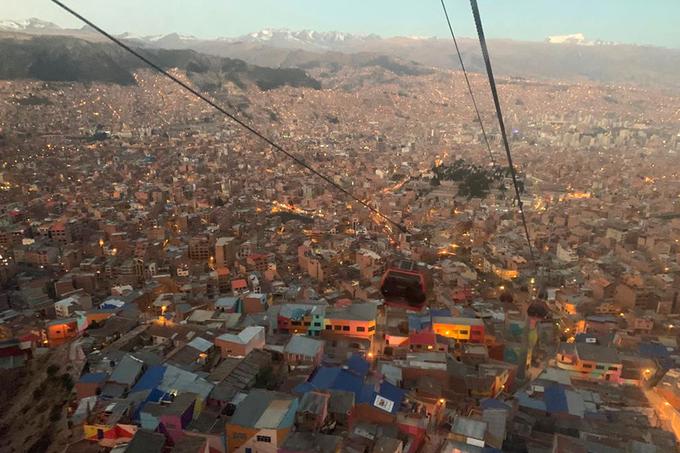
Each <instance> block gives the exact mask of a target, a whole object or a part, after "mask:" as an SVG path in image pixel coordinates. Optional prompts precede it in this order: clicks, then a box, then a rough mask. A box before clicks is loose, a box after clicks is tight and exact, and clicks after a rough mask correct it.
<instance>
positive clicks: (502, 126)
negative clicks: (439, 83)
mask: <svg viewBox="0 0 680 453" xmlns="http://www.w3.org/2000/svg"><path fill="white" fill-rule="evenodd" d="M470 6H471V7H472V14H473V15H474V17H475V26H476V27H477V35H478V36H479V45H480V46H481V47H482V55H483V57H484V64H485V65H486V74H487V75H488V76H489V85H490V86H491V95H492V96H493V102H494V106H495V107H496V116H497V117H498V124H499V126H500V129H501V135H502V137H503V146H504V148H505V154H506V156H507V158H508V166H509V167H510V174H511V175H512V184H513V185H514V186H515V195H516V196H517V206H518V207H519V213H520V215H521V217H522V225H523V226H524V234H525V235H526V238H527V243H528V244H529V255H530V256H531V260H532V261H533V262H534V265H535V264H536V263H535V259H534V248H533V246H532V245H531V236H530V235H529V228H528V226H527V219H526V216H525V215H524V206H523V203H522V198H521V196H520V192H519V185H518V183H517V174H516V172H515V166H514V165H513V163H512V154H510V145H509V144H508V136H507V134H506V133H505V123H504V122H503V112H502V111H501V103H500V101H499V99H498V90H497V89H496V81H495V79H494V76H493V70H492V69H491V58H490V57H489V49H488V48H487V46H486V38H485V37H484V29H483V28H482V18H481V16H480V14H479V7H478V6H477V0H470Z"/></svg>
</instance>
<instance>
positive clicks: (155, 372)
mask: <svg viewBox="0 0 680 453" xmlns="http://www.w3.org/2000/svg"><path fill="white" fill-rule="evenodd" d="M163 375H165V366H163V365H154V366H151V367H149V368H148V369H147V370H146V373H144V374H143V375H142V377H141V378H139V381H137V383H136V384H135V385H134V386H133V387H132V391H131V392H132V393H134V392H141V391H142V390H153V389H155V388H156V387H158V386H159V385H160V383H161V382H162V381H163Z"/></svg>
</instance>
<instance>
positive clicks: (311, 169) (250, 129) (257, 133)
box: [52, 0, 408, 233]
mask: <svg viewBox="0 0 680 453" xmlns="http://www.w3.org/2000/svg"><path fill="white" fill-rule="evenodd" d="M52 3H54V4H56V5H57V6H59V7H60V8H62V9H63V10H65V11H66V12H68V13H69V14H71V15H72V16H74V17H76V18H78V19H80V20H81V21H83V22H84V23H85V24H87V25H88V26H90V27H92V28H93V29H94V30H96V31H97V32H98V33H100V34H101V35H103V36H105V37H106V38H108V39H109V40H110V41H112V42H113V43H114V44H116V45H118V46H119V47H120V48H122V49H124V50H125V51H127V52H128V53H130V54H132V55H134V56H135V57H137V58H138V59H139V60H141V61H143V62H144V63H146V64H147V65H148V66H149V67H151V68H153V69H155V70H156V71H158V72H160V73H161V74H163V75H164V76H165V77H167V78H168V79H170V80H172V81H173V82H175V83H176V84H177V85H179V86H181V87H182V88H184V89H185V90H186V91H188V92H189V93H191V94H193V95H194V96H195V97H197V98H199V99H200V100H202V101H203V102H205V103H206V104H208V105H210V106H211V107H213V108H214V109H216V110H217V111H219V112H220V113H222V114H224V115H225V116H227V117H229V118H230V119H231V120H232V121H234V122H235V123H237V124H238V125H239V126H241V127H242V128H244V129H246V130H247V131H248V132H250V133H251V134H253V135H255V136H256V137H258V138H259V139H261V140H262V141H264V142H266V143H267V144H268V145H270V146H271V147H272V148H274V149H275V150H276V151H279V152H280V153H282V154H284V155H285V156H286V157H288V158H289V159H291V160H292V161H293V162H295V163H296V164H298V165H300V166H301V167H304V168H305V169H307V170H308V171H309V172H310V173H312V174H313V175H315V176H318V177H319V178H321V179H323V180H324V181H325V182H327V183H328V184H329V185H331V186H332V187H334V188H335V189H337V190H338V191H339V192H341V193H343V194H344V195H347V196H348V197H350V198H351V199H353V200H354V201H356V202H357V203H359V204H361V205H362V206H364V207H365V208H366V209H368V210H369V211H371V212H372V213H373V214H375V215H377V216H378V217H380V218H382V219H384V220H385V221H387V222H389V223H391V224H393V225H395V226H396V227H397V228H398V229H399V230H400V231H402V232H404V233H408V230H407V229H406V227H405V226H404V225H402V224H401V223H398V222H396V221H395V220H392V219H391V218H390V217H387V216H386V215H385V214H383V213H381V212H380V211H378V210H377V209H376V208H374V207H372V206H371V205H369V204H368V203H367V202H365V201H363V200H362V199H361V198H359V197H357V196H356V195H354V194H353V193H352V192H350V191H349V190H347V189H345V188H344V187H342V186H341V185H340V184H337V183H336V182H335V181H333V180H332V179H331V178H330V177H329V176H326V175H325V174H323V173H321V172H320V171H318V170H316V169H314V167H312V166H310V165H309V164H308V163H307V162H305V161H304V160H303V159H302V158H300V157H298V156H296V155H294V154H292V153H290V152H289V151H286V150H285V149H284V148H283V147H282V146H281V145H279V144H277V143H276V142H274V141H273V140H272V139H270V138H268V137H267V136H265V135H264V134H262V133H261V132H260V131H258V130H257V129H255V128H254V127H253V126H251V125H249V124H247V123H246V122H244V121H242V120H240V119H238V118H237V117H236V116H235V115H234V114H233V113H230V112H229V111H227V110H225V109H224V108H222V107H221V106H220V105H218V104H216V103H215V102H214V101H212V100H210V99H209V98H208V97H206V96H205V95H203V94H201V93H200V92H199V91H197V90H195V89H194V88H192V87H190V86H189V85H187V84H186V83H184V82H182V81H181V80H180V79H178V78H177V77H175V76H173V75H172V74H170V73H169V72H168V71H166V70H165V69H163V68H161V67H160V66H158V65H157V64H156V63H154V62H152V61H151V60H149V59H148V58H146V57H145V56H143V55H141V54H140V53H139V52H137V51H136V50H134V49H133V48H131V47H130V46H128V45H127V44H125V43H123V42H122V41H120V40H119V39H118V38H116V37H115V36H113V35H111V34H110V33H108V32H106V31H105V30H103V29H102V28H100V27H98V26H97V25H95V24H94V23H92V21H90V20H88V19H86V18H85V17H83V16H82V15H81V14H79V13H78V12H76V11H74V10H73V9H71V8H69V7H68V6H66V5H64V4H63V3H62V2H60V1H59V0H52Z"/></svg>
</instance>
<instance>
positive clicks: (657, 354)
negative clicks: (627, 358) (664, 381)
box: [639, 343, 670, 359]
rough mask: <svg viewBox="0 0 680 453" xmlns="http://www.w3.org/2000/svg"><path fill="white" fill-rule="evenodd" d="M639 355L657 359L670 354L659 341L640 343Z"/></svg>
mask: <svg viewBox="0 0 680 453" xmlns="http://www.w3.org/2000/svg"><path fill="white" fill-rule="evenodd" d="M639 351H640V355H641V356H642V357H646V358H649V359H659V358H665V357H668V356H670V352H668V349H666V347H665V346H664V345H662V344H659V343H640V348H639Z"/></svg>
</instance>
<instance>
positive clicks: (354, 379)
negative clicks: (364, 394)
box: [331, 369, 363, 397]
mask: <svg viewBox="0 0 680 453" xmlns="http://www.w3.org/2000/svg"><path fill="white" fill-rule="evenodd" d="M362 385H363V379H362V378H361V377H360V376H357V375H356V374H354V373H352V372H351V371H349V370H342V369H341V370H340V373H339V374H338V377H337V378H336V380H335V382H334V383H333V386H332V387H331V388H332V389H333V390H346V391H348V392H352V393H354V394H355V395H357V397H359V395H360V394H361V387H362Z"/></svg>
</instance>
